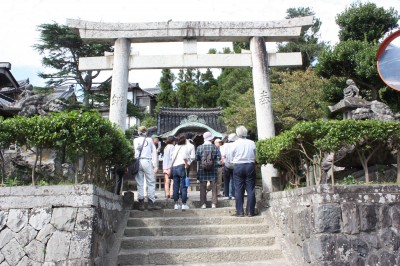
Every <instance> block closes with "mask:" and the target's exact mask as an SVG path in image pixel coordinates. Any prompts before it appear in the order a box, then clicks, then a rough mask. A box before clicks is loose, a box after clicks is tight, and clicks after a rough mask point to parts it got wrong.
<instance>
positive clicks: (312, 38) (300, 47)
mask: <svg viewBox="0 0 400 266" xmlns="http://www.w3.org/2000/svg"><path fill="white" fill-rule="evenodd" d="M286 13H287V16H286V19H291V18H296V17H304V16H314V15H315V13H314V11H312V9H311V8H309V7H299V8H289V9H288V10H287V11H286ZM321 24H322V23H321V20H320V19H319V18H314V20H313V24H312V25H311V27H310V28H309V29H308V30H307V31H304V32H303V33H302V34H301V36H300V38H299V39H298V40H296V41H290V42H285V43H278V52H281V53H288V52H301V54H302V59H303V64H302V66H301V69H303V70H306V69H307V68H308V67H310V66H311V64H313V63H314V61H315V60H316V58H317V57H318V55H319V54H320V53H321V51H322V50H323V49H325V47H326V44H325V42H321V41H319V30H320V28H321ZM291 69H293V68H291Z"/></svg>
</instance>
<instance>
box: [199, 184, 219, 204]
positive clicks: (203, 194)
mask: <svg viewBox="0 0 400 266" xmlns="http://www.w3.org/2000/svg"><path fill="white" fill-rule="evenodd" d="M207 182H208V181H200V205H203V204H206V203H207ZM210 183H211V204H215V205H217V202H218V198H217V181H216V180H212V181H210Z"/></svg>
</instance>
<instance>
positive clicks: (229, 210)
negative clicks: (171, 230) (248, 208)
mask: <svg viewBox="0 0 400 266" xmlns="http://www.w3.org/2000/svg"><path fill="white" fill-rule="evenodd" d="M235 213H236V209H235V208H234V207H222V208H221V207H217V208H215V209H212V208H207V209H200V208H191V209H189V210H174V209H173V208H170V209H162V210H157V211H148V210H145V211H139V210H132V211H130V213H129V217H131V218H145V217H147V218H151V217H225V216H232V215H234V214H235ZM240 218H241V217H240Z"/></svg>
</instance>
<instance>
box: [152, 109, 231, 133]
mask: <svg viewBox="0 0 400 266" xmlns="http://www.w3.org/2000/svg"><path fill="white" fill-rule="evenodd" d="M221 111H222V108H170V107H161V108H160V111H159V113H158V117H157V134H158V135H162V134H165V133H166V132H171V133H177V132H175V131H173V130H174V129H175V128H177V127H180V128H184V127H186V130H187V131H191V132H193V131H195V132H198V133H201V132H205V131H207V129H208V128H211V129H213V130H214V131H216V132H219V133H223V132H225V131H226V127H225V125H224V124H223V122H222V121H221V119H220V117H221V115H222V113H221ZM182 125H183V126H182ZM203 125H205V126H203ZM182 130H183V129H182Z"/></svg>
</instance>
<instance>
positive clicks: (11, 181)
mask: <svg viewBox="0 0 400 266" xmlns="http://www.w3.org/2000/svg"><path fill="white" fill-rule="evenodd" d="M4 185H5V186H6V187H16V186H20V185H22V181H20V178H18V177H8V178H6V179H5V180H4Z"/></svg>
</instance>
